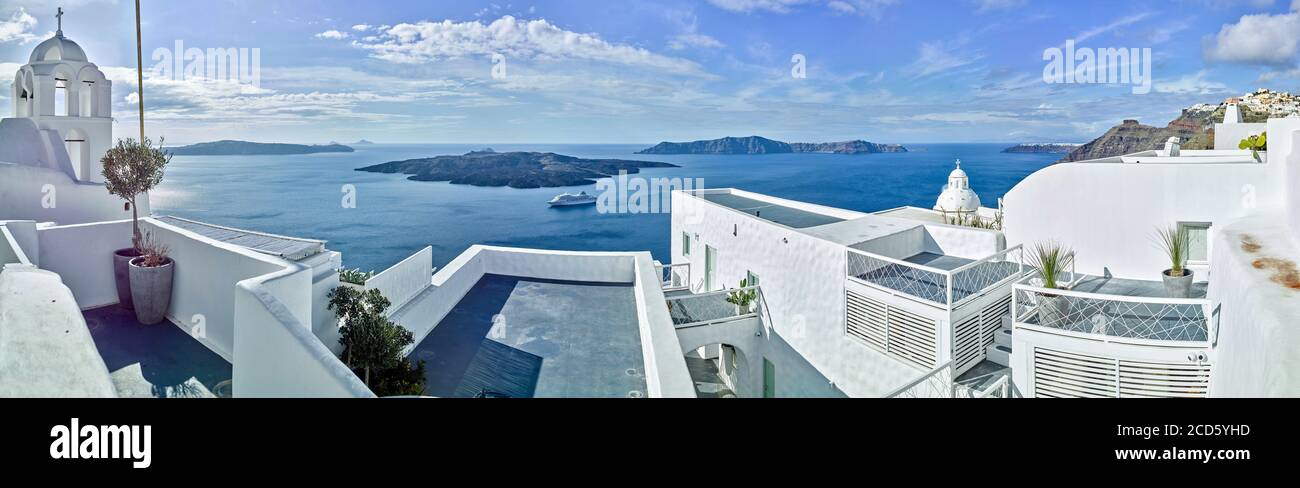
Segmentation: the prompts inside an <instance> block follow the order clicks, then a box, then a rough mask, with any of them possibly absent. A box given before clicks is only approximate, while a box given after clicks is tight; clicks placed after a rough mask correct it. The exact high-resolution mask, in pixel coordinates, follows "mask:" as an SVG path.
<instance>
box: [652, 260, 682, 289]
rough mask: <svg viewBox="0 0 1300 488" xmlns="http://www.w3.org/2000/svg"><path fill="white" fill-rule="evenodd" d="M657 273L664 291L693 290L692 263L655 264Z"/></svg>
mask: <svg viewBox="0 0 1300 488" xmlns="http://www.w3.org/2000/svg"><path fill="white" fill-rule="evenodd" d="M655 271H657V272H658V273H659V282H660V283H661V285H662V288H663V290H664V291H680V290H689V289H690V288H691V263H681V264H655Z"/></svg>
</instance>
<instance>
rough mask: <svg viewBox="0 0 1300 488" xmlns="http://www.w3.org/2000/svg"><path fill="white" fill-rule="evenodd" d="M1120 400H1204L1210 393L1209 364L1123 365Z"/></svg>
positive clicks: (1126, 363)
mask: <svg viewBox="0 0 1300 488" xmlns="http://www.w3.org/2000/svg"><path fill="white" fill-rule="evenodd" d="M1119 374H1120V376H1119V391H1120V396H1124V397H1128V396H1134V397H1205V396H1209V392H1210V366H1209V365H1208V364H1172V363H1147V362H1138V361H1120V365H1119Z"/></svg>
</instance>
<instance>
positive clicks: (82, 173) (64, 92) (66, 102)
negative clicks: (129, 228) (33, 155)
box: [12, 8, 113, 182]
mask: <svg viewBox="0 0 1300 488" xmlns="http://www.w3.org/2000/svg"><path fill="white" fill-rule="evenodd" d="M56 17H57V18H58V22H59V29H58V31H56V32H55V33H54V37H51V38H49V39H47V40H45V41H44V42H42V43H40V44H39V45H37V46H36V49H35V50H33V51H32V55H31V58H30V59H29V60H28V63H27V64H26V65H23V66H22V67H21V68H18V72H17V73H16V74H15V75H14V82H13V98H12V100H13V101H14V117H16V118H26V119H31V120H32V121H33V122H35V123H36V126H37V127H38V128H39V129H41V130H42V131H54V132H57V134H58V139H59V140H61V141H63V147H64V150H65V152H66V154H59V151H58V150H57V148H55V153H56V154H58V155H57V156H56V157H58V158H62V157H66V158H67V160H66V164H62V163H64V162H63V161H60V164H59V166H61V167H64V168H70V169H71V171H72V173H73V174H72V175H71V176H72V177H73V178H75V179H77V180H78V181H90V182H103V179H104V178H103V176H102V175H101V174H100V171H101V165H100V162H99V160H100V158H102V157H103V156H104V153H106V152H108V149H109V148H110V147H112V145H113V117H112V113H111V112H112V110H111V108H112V93H113V87H112V82H111V81H109V80H108V79H107V78H105V77H104V73H103V72H102V71H100V70H99V67H98V66H95V65H94V64H93V63H91V62H90V61H89V60H87V59H86V53H85V51H82V49H81V46H78V45H77V43H75V42H72V40H71V39H68V38H67V37H64V36H63V9H62V8H60V9H59V10H58V15H56Z"/></svg>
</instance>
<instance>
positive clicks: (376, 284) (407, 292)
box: [366, 246, 433, 310]
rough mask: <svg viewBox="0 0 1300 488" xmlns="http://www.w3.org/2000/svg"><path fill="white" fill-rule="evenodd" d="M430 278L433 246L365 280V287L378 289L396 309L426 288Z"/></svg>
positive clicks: (431, 274)
mask: <svg viewBox="0 0 1300 488" xmlns="http://www.w3.org/2000/svg"><path fill="white" fill-rule="evenodd" d="M432 279H433V247H432V246H429V247H425V248H424V249H421V250H420V251H419V252H417V253H415V254H412V255H411V256H410V257H408V258H406V259H404V260H402V262H400V263H397V264H395V265H393V267H391V268H388V269H386V270H384V271H383V272H382V273H379V274H377V275H375V276H373V277H371V278H370V279H369V280H366V289H367V290H379V292H380V293H383V294H384V297H385V298H388V300H389V301H390V302H392V304H393V310H397V309H399V308H401V307H402V306H403V305H406V302H408V301H410V300H411V299H412V298H415V296H416V295H417V294H419V293H420V292H422V291H424V289H425V288H428V287H429V284H430V283H431V280H432Z"/></svg>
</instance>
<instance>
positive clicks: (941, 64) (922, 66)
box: [907, 41, 983, 76]
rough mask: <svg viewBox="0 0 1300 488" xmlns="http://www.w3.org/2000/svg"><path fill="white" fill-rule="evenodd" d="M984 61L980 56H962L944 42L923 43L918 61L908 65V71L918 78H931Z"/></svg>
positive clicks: (918, 54)
mask: <svg viewBox="0 0 1300 488" xmlns="http://www.w3.org/2000/svg"><path fill="white" fill-rule="evenodd" d="M980 59H983V56H982V55H979V54H962V53H958V52H956V50H955V49H953V47H952V46H949V45H948V44H945V43H944V42H943V41H933V42H924V43H921V49H920V52H919V53H917V56H916V61H913V62H912V64H910V65H908V67H907V71H908V72H910V73H912V74H913V75H916V76H930V75H933V74H938V73H942V72H945V71H949V70H953V69H956V68H960V67H963V66H966V65H969V64H972V63H975V62H976V61H979V60H980Z"/></svg>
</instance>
